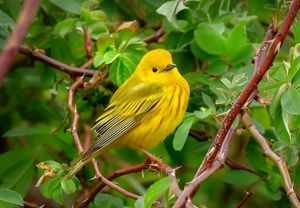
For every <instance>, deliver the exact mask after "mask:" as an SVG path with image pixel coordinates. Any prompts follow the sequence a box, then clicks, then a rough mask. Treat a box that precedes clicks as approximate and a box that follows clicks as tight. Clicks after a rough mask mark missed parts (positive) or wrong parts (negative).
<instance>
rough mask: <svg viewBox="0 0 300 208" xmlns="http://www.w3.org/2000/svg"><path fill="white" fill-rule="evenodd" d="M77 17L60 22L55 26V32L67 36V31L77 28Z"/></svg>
mask: <svg viewBox="0 0 300 208" xmlns="http://www.w3.org/2000/svg"><path fill="white" fill-rule="evenodd" d="M76 20H77V19H66V20H63V21H60V22H58V23H57V24H56V25H55V27H54V32H57V33H59V35H60V36H61V37H63V38H64V37H65V36H66V34H67V33H69V32H70V31H72V30H73V29H74V28H75V23H76Z"/></svg>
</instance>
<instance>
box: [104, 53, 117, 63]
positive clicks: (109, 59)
mask: <svg viewBox="0 0 300 208" xmlns="http://www.w3.org/2000/svg"><path fill="white" fill-rule="evenodd" d="M119 56H120V53H118V52H117V51H115V50H111V51H108V52H107V53H105V54H104V57H103V59H104V62H105V64H110V63H112V62H113V61H114V60H116V58H118V57H119Z"/></svg>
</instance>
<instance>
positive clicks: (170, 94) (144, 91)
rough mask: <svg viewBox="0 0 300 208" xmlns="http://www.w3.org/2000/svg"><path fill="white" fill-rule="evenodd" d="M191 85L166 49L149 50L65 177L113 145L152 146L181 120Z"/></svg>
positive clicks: (148, 147)
mask: <svg viewBox="0 0 300 208" xmlns="http://www.w3.org/2000/svg"><path fill="white" fill-rule="evenodd" d="M189 94H190V88H189V85H188V83H187V81H186V80H185V79H184V78H183V77H182V76H181V75H180V73H179V72H178V69H177V68H176V65H175V64H173V61H172V57H171V54H170V53H169V52H168V51H167V50H164V49H156V50H152V51H150V52H148V53H147V54H146V55H145V56H144V57H143V58H142V60H141V61H140V63H139V64H138V66H137V68H136V70H135V72H134V73H133V74H132V75H131V77H129V78H128V80H127V81H126V82H124V83H123V84H122V85H121V86H120V88H119V89H118V90H117V91H116V92H115V94H114V95H113V96H112V98H111V100H110V103H109V105H108V107H107V108H106V109H105V110H104V112H103V114H102V115H101V116H100V117H99V118H98V119H97V120H96V122H95V125H94V126H93V127H92V129H93V130H94V131H95V132H96V135H97V136H96V141H95V142H94V144H93V145H92V146H91V147H90V148H89V149H88V151H87V152H86V153H85V154H84V155H83V157H82V159H81V160H80V161H79V162H78V163H77V164H75V166H74V167H72V169H71V171H70V172H69V173H68V175H67V176H66V178H71V177H72V176H73V175H75V174H76V173H77V172H78V171H79V170H80V169H81V167H82V166H84V165H85V164H86V163H87V162H89V161H91V160H92V159H93V158H95V157H96V156H97V155H99V154H100V153H101V152H102V151H103V150H104V149H108V148H111V147H113V146H130V147H140V148H146V149H151V148H153V147H155V146H156V145H157V144H159V143H160V142H162V141H163V140H164V139H165V138H166V137H167V136H168V135H169V134H170V133H172V132H173V131H174V130H175V128H176V126H177V125H178V124H179V123H180V122H181V120H182V118H183V116H184V113H185V111H186V107H187V104H188V99H189Z"/></svg>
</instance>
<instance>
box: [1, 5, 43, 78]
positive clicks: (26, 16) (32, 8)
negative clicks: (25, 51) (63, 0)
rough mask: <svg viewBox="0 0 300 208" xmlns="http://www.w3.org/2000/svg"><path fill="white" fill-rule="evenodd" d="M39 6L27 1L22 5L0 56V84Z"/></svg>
mask: <svg viewBox="0 0 300 208" xmlns="http://www.w3.org/2000/svg"><path fill="white" fill-rule="evenodd" d="M39 5H40V0H27V1H25V3H24V5H23V9H22V11H21V14H20V16H19V18H18V21H17V24H16V27H15V29H14V31H13V33H12V34H11V36H10V38H9V39H8V41H7V43H6V44H5V46H4V49H3V51H2V54H1V56H0V66H1V70H0V83H1V82H2V80H3V78H4V76H5V74H6V73H7V71H8V70H9V68H10V66H11V64H12V62H13V60H14V59H15V56H16V54H17V52H18V45H19V44H20V43H21V42H22V40H23V38H24V37H25V35H26V33H27V30H28V27H29V25H30V23H31V21H32V19H33V18H34V17H35V15H36V13H37V11H38V9H39Z"/></svg>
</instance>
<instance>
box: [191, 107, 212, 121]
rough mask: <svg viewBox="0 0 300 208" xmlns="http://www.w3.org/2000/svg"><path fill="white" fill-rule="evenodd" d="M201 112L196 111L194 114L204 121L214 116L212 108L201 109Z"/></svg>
mask: <svg viewBox="0 0 300 208" xmlns="http://www.w3.org/2000/svg"><path fill="white" fill-rule="evenodd" d="M200 110H201V111H194V112H193V114H194V115H195V116H196V117H197V118H198V119H199V120H203V119H205V118H207V117H208V116H209V115H211V114H212V111H213V109H212V108H208V109H207V108H200Z"/></svg>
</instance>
